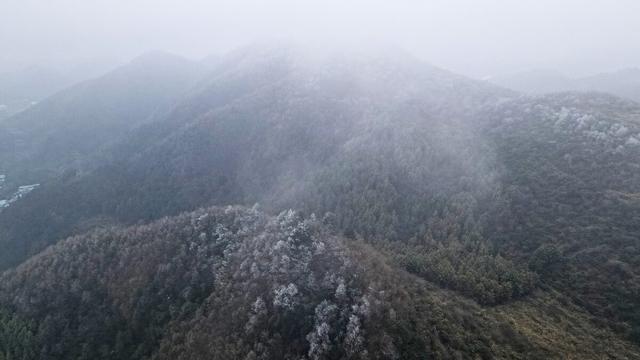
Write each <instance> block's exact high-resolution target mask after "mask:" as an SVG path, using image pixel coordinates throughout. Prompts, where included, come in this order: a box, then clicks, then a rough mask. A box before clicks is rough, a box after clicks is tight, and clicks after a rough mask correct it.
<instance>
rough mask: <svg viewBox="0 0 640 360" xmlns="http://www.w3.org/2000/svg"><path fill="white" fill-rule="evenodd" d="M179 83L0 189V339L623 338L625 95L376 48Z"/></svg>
mask: <svg viewBox="0 0 640 360" xmlns="http://www.w3.org/2000/svg"><path fill="white" fill-rule="evenodd" d="M189 65H190V64H189ZM175 66H178V67H179V65H177V64H176V65H175ZM188 73H189V74H191V73H190V72H188ZM181 79H182V78H181ZM180 84H183V83H182V82H181V83H180ZM191 84H193V86H191V87H189V86H187V85H186V83H184V86H185V87H186V88H188V89H184V90H182V91H181V92H176V93H173V92H172V93H171V94H172V96H169V95H167V97H162V99H165V100H166V101H167V102H162V104H163V105H162V109H165V110H164V111H162V112H160V113H158V111H159V110H157V109H156V110H154V114H155V115H153V114H149V113H147V112H144V114H146V116H147V117H144V119H143V117H142V116H141V117H139V118H136V119H137V120H139V121H140V122H137V120H136V121H133V120H131V121H133V122H131V121H127V122H125V123H124V124H127V125H126V126H125V127H126V128H127V129H128V130H126V131H125V130H122V131H121V132H119V134H120V135H119V136H117V137H115V138H114V139H112V140H113V141H111V139H110V140H109V141H106V140H105V141H106V142H104V143H103V146H102V147H101V151H100V152H99V154H93V155H91V156H88V157H83V159H84V160H83V161H87V162H89V165H90V166H86V167H83V171H79V172H73V171H72V172H69V171H66V172H61V173H58V174H57V175H53V176H51V177H49V178H48V179H49V180H48V181H43V183H42V184H41V186H40V187H38V188H37V189H35V190H33V191H32V192H31V193H29V194H27V195H25V196H24V197H22V198H20V200H19V201H16V202H14V203H12V204H11V205H10V206H9V207H7V208H6V209H4V210H2V211H1V212H0V246H1V247H2V249H3V250H4V251H3V252H2V253H0V268H1V269H6V272H5V273H4V275H3V277H2V279H1V280H0V289H2V291H1V292H0V293H2V295H0V297H1V299H2V304H3V307H4V310H3V311H0V320H1V321H3V323H6V324H9V325H7V329H9V330H4V333H3V332H0V334H4V335H3V337H4V338H6V339H7V340H2V339H0V346H4V347H6V349H9V350H4V351H5V353H6V354H9V355H6V356H7V357H9V356H13V357H15V356H19V355H18V354H19V351H22V350H25V349H34V348H36V349H38V351H39V353H36V352H29V353H27V354H26V356H36V357H37V356H40V357H42V358H61V359H62V358H87V359H89V358H113V359H129V358H131V359H139V358H152V359H194V358H208V357H213V358H220V359H227V358H243V359H281V358H285V359H286V358H291V359H293V358H296V359H297V358H302V357H303V356H306V357H307V358H309V359H323V358H328V359H340V358H352V359H356V358H367V357H370V358H381V359H394V358H396V359H411V358H416V359H421V358H443V359H447V358H469V359H475V358H485V359H490V358H523V359H531V358H533V359H535V358H540V359H545V358H559V359H561V358H571V357H572V356H573V357H575V356H578V357H577V358H585V359H606V358H611V359H617V358H623V359H624V358H627V359H635V358H639V357H640V355H638V349H637V345H636V344H637V343H638V342H640V335H639V334H640V312H638V309H639V307H638V305H640V304H639V303H638V299H639V297H638V291H640V287H639V286H640V282H639V281H640V280H639V279H638V275H637V274H638V272H639V271H640V254H639V253H638V246H637V241H638V234H639V233H640V232H639V231H640V197H639V196H638V194H640V188H639V186H640V106H639V105H638V104H636V103H634V102H631V101H627V100H622V99H620V98H617V97H614V96H610V95H605V94H597V93H561V94H553V95H548V96H539V97H531V96H525V95H520V94H516V93H513V92H511V91H508V90H504V89H501V88H498V87H493V86H489V85H487V84H486V83H483V82H479V81H474V80H470V79H467V78H464V77H462V76H458V75H455V74H452V73H449V72H447V71H444V70H441V69H438V68H435V67H433V66H431V65H428V64H425V63H423V62H421V61H419V60H417V59H415V58H413V57H411V56H410V55H408V54H404V53H401V52H398V51H395V50H394V51H388V50H385V49H383V50H379V51H373V52H368V53H364V54H363V53H359V52H345V53H331V54H330V55H323V56H318V55H314V56H311V55H309V54H308V53H306V52H304V51H301V50H300V49H297V48H292V47H286V46H284V47H269V46H266V47H265V46H252V47H248V48H245V49H242V50H239V51H236V52H233V53H231V54H230V55H228V56H226V57H224V58H222V59H220V60H217V61H216V65H215V67H214V69H213V70H212V71H210V72H209V73H208V74H207V75H202V76H199V77H198V80H193V82H192V83H191ZM181 89H182V88H181ZM178 94H180V96H178ZM174 95H175V96H174ZM86 96H88V97H90V98H91V99H93V98H94V95H92V94H91V93H90V92H89V93H87V95H86ZM169 99H173V100H172V101H176V103H175V104H174V105H173V106H170V103H169ZM150 101H151V100H150ZM51 102H52V103H53V104H57V103H58V102H57V100H56V99H55V98H52V99H51ZM150 108H151V107H149V108H147V107H145V109H150ZM123 111H124V109H123ZM152 115H153V122H152V123H145V122H146V121H147V120H149V117H148V116H152ZM45 118H46V117H45V116H43V117H42V119H45ZM114 118H119V117H117V116H116V117H114ZM134 124H135V125H134ZM69 126H71V125H69ZM74 126H75V125H73V126H71V127H72V128H74V129H75V127H74ZM45 129H47V128H46V127H45ZM123 129H124V128H123ZM47 131H48V130H47ZM74 131H75V130H74ZM48 136H51V137H52V138H57V136H59V135H56V133H55V132H52V133H51V134H50V135H48ZM33 144H35V143H33ZM29 146H31V145H29ZM38 146H40V145H38ZM74 161H75V160H73V159H72V160H69V159H66V160H64V159H60V163H59V167H58V169H62V168H65V167H69V168H73V164H75V162H74ZM54 163H55V162H54ZM255 203H259V204H260V206H261V207H262V209H264V210H263V211H258V210H256V209H255V208H254V209H252V210H247V209H246V208H243V207H241V206H253V204H255ZM212 205H216V206H223V205H233V207H229V208H212V209H209V210H198V211H196V212H195V213H189V214H182V215H179V214H181V213H183V212H185V211H193V210H194V209H197V208H200V207H203V206H204V207H206V206H212ZM238 206H239V207H238ZM289 209H294V210H295V212H290V211H289ZM277 214H280V215H277ZM312 214H315V215H312ZM165 216H176V217H172V218H164V217H165ZM318 218H319V219H321V220H318ZM159 219H162V220H159ZM305 219H306V220H305ZM150 221H156V222H155V223H152V224H151V225H141V224H143V223H147V222H150ZM133 225H137V226H134V227H129V228H124V227H126V226H133ZM69 236H72V237H71V238H68V239H66V240H64V239H65V238H67V237H69ZM50 299H54V300H53V301H52V300H50ZM69 304H74V306H69ZM368 307H371V308H368ZM17 334H26V335H24V336H23V335H17ZM29 334H30V335H29ZM542 334H553V335H542ZM3 341H4V342H3ZM23 341H24V342H26V343H24V344H38V345H36V346H33V345H24V344H23V343H22V342H23ZM1 344H9V345H1ZM603 344H607V345H603ZM0 349H3V348H2V347H0ZM30 351H31V350H30Z"/></svg>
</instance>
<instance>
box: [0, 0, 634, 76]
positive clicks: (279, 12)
mask: <svg viewBox="0 0 640 360" xmlns="http://www.w3.org/2000/svg"><path fill="white" fill-rule="evenodd" d="M263 37H292V38H295V39H297V40H302V41H304V40H308V41H318V40H319V39H322V40H324V41H331V40H332V39H343V38H356V39H361V41H364V39H367V41H371V42H375V41H385V42H389V41H391V42H395V43H397V44H398V45H400V46H402V47H404V48H406V49H407V50H409V51H411V52H413V53H415V54H416V55H418V56H420V57H421V58H423V59H425V60H427V61H429V62H431V63H432V64H434V65H438V66H441V67H445V68H448V69H450V70H453V71H456V72H459V73H463V74H467V75H471V76H475V77H484V76H487V75H497V74H503V73H509V72H516V71H521V70H527V69H533V68H546V69H556V70H560V71H564V72H566V73H568V74H570V75H584V74H589V73H593V72H599V71H608V70H614V69H618V68H622V67H632V66H640V0H606V1H605V0H553V1H552V0H519V1H516V0H509V1H507V0H502V1H501V0H426V1H408V0H393V1H392V0H388V1H378V0H366V1H365V0H355V1H349V0H342V1H339V0H324V1H304V0H264V1H259V0H234V1H216V0H209V1H205V0H0V70H7V69H10V68H16V67H21V66H26V65H31V64H46V63H59V62H62V61H67V60H74V61H75V59H80V60H82V59H85V60H91V59H95V58H109V59H118V60H126V59H128V58H131V57H134V56H136V55H138V54H140V53H142V52H144V51H147V50H154V49H162V50H167V51H171V52H175V53H178V54H182V55H185V56H188V57H193V58H198V57H203V56H205V55H207V54H210V53H223V52H225V51H228V50H230V49H233V48H235V47H238V46H241V45H243V44H246V43H249V42H252V41H254V40H257V39H260V38H263Z"/></svg>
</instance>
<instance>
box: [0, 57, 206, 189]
mask: <svg viewBox="0 0 640 360" xmlns="http://www.w3.org/2000/svg"><path fill="white" fill-rule="evenodd" d="M203 71H204V70H203V69H202V68H201V67H200V65H199V64H197V63H192V62H190V61H188V60H185V59H182V58H180V57H177V56H174V55H170V54H166V53H160V52H155V53H148V54H145V55H143V56H141V57H139V58H137V59H135V60H133V61H132V62H130V63H129V64H126V65H124V66H122V67H120V68H118V69H115V70H113V71H111V72H109V73H107V74H105V75H104V76H102V77H99V78H97V79H94V80H89V81H86V82H83V83H80V84H78V85H75V86H73V87H71V88H68V89H66V90H64V91H61V92H59V93H57V94H55V95H53V96H51V97H49V98H47V99H45V100H43V101H41V102H39V103H38V104H37V105H35V106H32V107H30V108H29V109H27V110H25V111H23V112H21V113H19V114H16V115H14V116H13V117H10V118H8V119H5V120H4V121H2V122H0V173H2V174H5V175H6V176H7V179H6V180H7V183H8V184H13V185H14V186H17V185H22V184H25V183H36V182H43V181H45V180H46V179H48V178H49V177H51V176H55V175H59V174H60V173H62V172H64V171H68V170H73V171H76V170H82V168H83V160H84V159H86V158H87V157H88V156H89V155H90V154H91V153H95V152H97V151H100V150H101V148H102V147H104V146H106V145H107V144H108V143H112V142H115V141H117V139H118V138H119V137H121V136H123V135H125V134H127V132H128V131H130V130H132V129H133V128H135V127H137V126H139V125H140V124H143V123H145V122H149V121H151V119H152V117H153V116H154V115H156V114H158V113H162V112H163V111H167V110H168V109H169V108H170V107H171V106H172V104H173V103H175V102H177V101H178V99H179V97H180V96H181V95H182V94H183V93H184V92H185V91H186V90H187V89H188V88H189V87H190V86H191V85H192V84H193V83H194V82H195V81H196V80H197V79H198V77H199V76H200V75H202V74H203Z"/></svg>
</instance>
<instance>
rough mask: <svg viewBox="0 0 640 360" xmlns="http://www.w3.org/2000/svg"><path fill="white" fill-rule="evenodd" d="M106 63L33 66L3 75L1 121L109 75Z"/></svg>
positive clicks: (0, 78)
mask: <svg viewBox="0 0 640 360" xmlns="http://www.w3.org/2000/svg"><path fill="white" fill-rule="evenodd" d="M109 67H110V65H108V64H106V63H105V62H104V61H93V62H92V63H91V64H90V65H89V64H67V65H64V66H54V67H48V66H30V67H27V68H24V69H20V70H16V71H11V72H4V73H0V120H2V119H5V118H7V117H9V116H11V115H13V114H16V113H18V112H20V111H22V110H24V109H26V108H28V107H30V106H32V105H34V104H36V103H38V102H40V101H41V100H43V99H45V98H47V97H49V96H51V95H53V94H55V93H56V92H58V91H61V90H63V89H65V88H67V87H69V86H71V85H73V84H75V83H79V82H81V81H84V80H87V79H91V78H93V77H97V76H99V75H101V74H102V73H103V72H106V69H108V68H109Z"/></svg>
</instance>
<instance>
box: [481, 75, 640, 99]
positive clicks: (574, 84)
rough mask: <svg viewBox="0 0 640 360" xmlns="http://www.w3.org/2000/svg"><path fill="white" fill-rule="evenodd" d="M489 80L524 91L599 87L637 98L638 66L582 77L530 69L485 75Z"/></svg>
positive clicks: (597, 89)
mask: <svg viewBox="0 0 640 360" xmlns="http://www.w3.org/2000/svg"><path fill="white" fill-rule="evenodd" d="M489 81H490V82H491V83H493V84H497V85H500V86H504V87H506V88H509V89H513V90H516V91H520V92H524V93H532V94H546V93H551V92H562V91H600V92H606V93H610V94H613V95H617V96H620V97H624V98H627V99H630V100H634V101H638V102H640V69H637V68H629V69H622V70H619V71H615V72H609V73H601V74H597V75H593V76H587V77H582V78H570V77H567V76H564V75H562V74H561V73H559V72H555V71H549V70H534V71H529V72H522V73H516V74H511V75H505V76H498V77H494V78H491V79H489Z"/></svg>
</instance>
